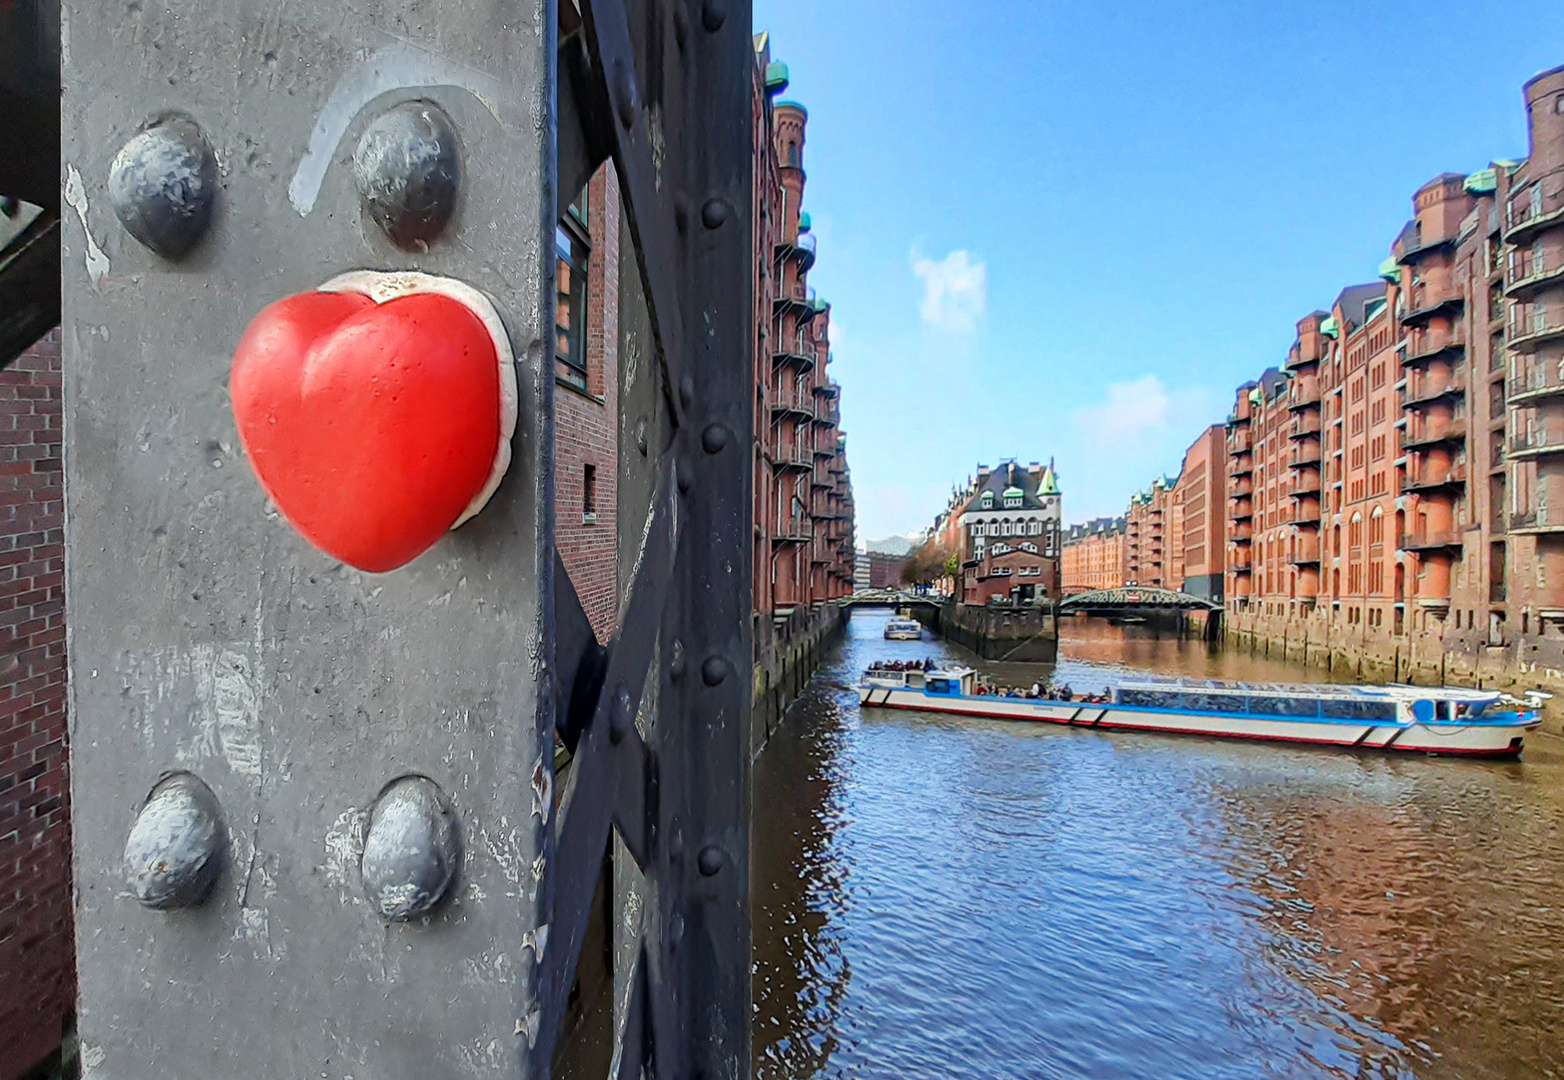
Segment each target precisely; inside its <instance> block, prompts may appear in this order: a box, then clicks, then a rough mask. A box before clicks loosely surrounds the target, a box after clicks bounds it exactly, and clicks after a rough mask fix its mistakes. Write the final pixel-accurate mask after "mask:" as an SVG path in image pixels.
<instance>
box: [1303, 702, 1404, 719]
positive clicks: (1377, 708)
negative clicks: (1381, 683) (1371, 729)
mask: <svg viewBox="0 0 1564 1080" xmlns="http://www.w3.org/2000/svg"><path fill="white" fill-rule="evenodd" d="M1320 715H1321V716H1324V717H1325V718H1326V719H1329V720H1394V719H1395V718H1396V703H1395V702H1394V701H1390V700H1388V699H1376V698H1327V699H1325V700H1324V701H1322V702H1320Z"/></svg>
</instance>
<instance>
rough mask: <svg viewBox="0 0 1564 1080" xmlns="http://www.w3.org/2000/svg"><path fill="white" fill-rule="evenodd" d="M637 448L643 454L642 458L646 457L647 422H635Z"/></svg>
mask: <svg viewBox="0 0 1564 1080" xmlns="http://www.w3.org/2000/svg"><path fill="white" fill-rule="evenodd" d="M635 448H636V449H637V450H639V451H640V452H641V456H642V457H645V456H646V421H645V420H637V421H636V422H635Z"/></svg>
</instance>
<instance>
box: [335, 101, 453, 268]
mask: <svg viewBox="0 0 1564 1080" xmlns="http://www.w3.org/2000/svg"><path fill="white" fill-rule="evenodd" d="M460 173H461V162H460V157H459V155H458V153H457V148H456V129H455V127H454V126H453V125H452V124H451V120H450V118H449V117H448V116H446V115H445V113H444V111H443V110H441V108H440V107H439V106H438V105H436V104H434V103H433V102H431V101H404V102H402V103H401V104H399V105H393V106H392V107H391V108H389V109H387V110H386V111H385V112H383V113H381V114H380V115H379V116H377V117H375V118H374V119H373V120H371V121H370V122H369V126H368V127H366V128H365V129H364V134H362V135H360V136H359V140H358V149H357V150H355V151H354V152H353V181H354V183H355V184H356V185H357V187H358V194H359V197H360V198H361V199H362V200H363V202H364V209H365V210H366V211H368V213H369V216H370V217H372V218H374V220H375V222H376V224H378V225H379V226H380V228H381V229H383V230H384V231H385V234H386V235H387V236H388V237H390V238H391V242H392V243H393V244H395V245H396V246H397V247H400V248H406V249H409V250H419V249H423V248H427V246H428V243H429V241H431V240H433V239H434V238H435V237H436V236H439V235H440V231H441V230H442V229H444V228H445V224H446V222H448V221H450V219H451V214H452V213H453V212H454V211H455V209H456V187H457V183H458V182H459V180H460V178H461V177H460Z"/></svg>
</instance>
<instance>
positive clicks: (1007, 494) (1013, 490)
mask: <svg viewBox="0 0 1564 1080" xmlns="http://www.w3.org/2000/svg"><path fill="white" fill-rule="evenodd" d="M1024 494H1026V492H1024V491H1022V490H1021V489H1020V488H1018V487H1007V488H1005V490H1004V491H1002V492H1000V495H1001V496H1002V497H1003V498H1006V499H1019V498H1020V497H1021V496H1022V495H1024Z"/></svg>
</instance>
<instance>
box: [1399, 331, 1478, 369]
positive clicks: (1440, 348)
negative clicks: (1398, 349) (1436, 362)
mask: <svg viewBox="0 0 1564 1080" xmlns="http://www.w3.org/2000/svg"><path fill="white" fill-rule="evenodd" d="M1464 348H1466V329H1465V327H1461V326H1457V327H1455V328H1454V329H1450V328H1448V327H1438V328H1435V329H1430V330H1413V331H1411V332H1410V333H1408V334H1407V336H1406V354H1405V355H1404V356H1403V357H1402V363H1404V364H1418V363H1422V362H1423V361H1425V360H1431V359H1433V358H1434V357H1436V356H1439V355H1440V354H1442V353H1445V352H1454V351H1457V350H1460V349H1464Z"/></svg>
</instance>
